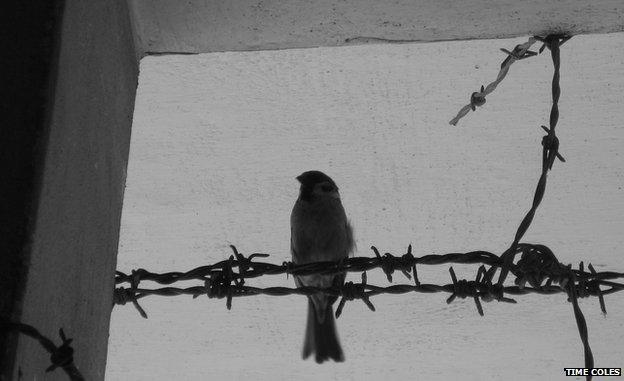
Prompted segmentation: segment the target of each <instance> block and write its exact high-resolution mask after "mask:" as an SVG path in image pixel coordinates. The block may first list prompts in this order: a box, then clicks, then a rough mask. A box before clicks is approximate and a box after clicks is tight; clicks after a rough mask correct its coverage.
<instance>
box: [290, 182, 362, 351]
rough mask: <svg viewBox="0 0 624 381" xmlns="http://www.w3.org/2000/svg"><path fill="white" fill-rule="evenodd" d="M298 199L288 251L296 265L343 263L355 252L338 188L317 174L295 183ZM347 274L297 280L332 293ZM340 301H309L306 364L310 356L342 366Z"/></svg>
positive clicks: (313, 298)
mask: <svg viewBox="0 0 624 381" xmlns="http://www.w3.org/2000/svg"><path fill="white" fill-rule="evenodd" d="M297 180H299V182H300V183H301V188H300V189H299V198H297V201H296V202H295V206H294V207H293V210H292V214H291V215H290V251H291V254H292V261H293V263H295V264H304V263H309V262H320V261H339V260H342V259H344V258H347V257H348V256H349V254H350V253H351V252H352V251H353V247H354V243H353V230H352V229H351V225H350V224H349V221H348V220H347V216H346V215H345V211H344V208H343V207H342V203H341V202H340V194H339V193H338V187H337V186H336V183H335V182H334V181H333V180H332V179H331V178H330V177H329V176H327V175H326V174H324V173H322V172H319V171H308V172H304V173H302V174H301V175H300V176H298V177H297ZM345 277H346V273H344V272H343V273H337V274H330V275H316V274H314V275H302V276H295V284H296V285H297V287H303V286H310V287H320V288H326V287H332V286H341V285H343V284H344V281H345ZM336 299H337V297H336V296H330V295H327V294H323V293H319V294H315V295H311V296H308V322H307V328H306V333H305V340H304V343H303V353H302V356H303V358H304V359H306V358H308V356H310V354H311V353H312V352H314V353H315V356H316V362H317V363H322V362H323V361H325V360H329V359H332V360H334V361H344V354H343V353H342V348H341V347H340V341H339V340H338V333H337V332H336V323H335V320H334V311H333V307H332V305H333V304H334V303H335V302H336Z"/></svg>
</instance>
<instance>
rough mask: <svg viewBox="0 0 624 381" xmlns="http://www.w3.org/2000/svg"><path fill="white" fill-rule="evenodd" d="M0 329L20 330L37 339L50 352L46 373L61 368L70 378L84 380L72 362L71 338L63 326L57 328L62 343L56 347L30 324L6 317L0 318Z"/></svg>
mask: <svg viewBox="0 0 624 381" xmlns="http://www.w3.org/2000/svg"><path fill="white" fill-rule="evenodd" d="M0 329H2V330H3V331H14V332H20V333H22V334H24V335H26V336H30V337H32V338H33V339H35V340H37V341H38V342H39V343H40V344H41V346H42V347H43V348H44V349H45V350H46V351H48V353H50V362H51V363H52V365H50V366H49V367H47V368H46V370H45V371H46V373H48V372H51V371H53V370H55V369H56V368H62V369H63V370H64V371H65V373H67V376H69V379H70V380H72V381H84V377H82V375H81V374H80V371H78V368H76V365H75V364H74V349H73V348H72V347H71V345H70V344H71V342H72V340H73V339H68V338H67V337H66V336H65V332H64V331H63V328H61V329H59V336H60V337H61V342H62V344H61V345H60V346H58V347H57V346H56V345H55V344H54V342H53V341H52V340H50V339H48V338H47V337H46V336H44V335H42V334H41V333H40V332H39V331H38V330H37V329H36V328H35V327H33V326H32V325H28V324H24V323H16V322H12V321H10V320H8V319H6V318H0Z"/></svg>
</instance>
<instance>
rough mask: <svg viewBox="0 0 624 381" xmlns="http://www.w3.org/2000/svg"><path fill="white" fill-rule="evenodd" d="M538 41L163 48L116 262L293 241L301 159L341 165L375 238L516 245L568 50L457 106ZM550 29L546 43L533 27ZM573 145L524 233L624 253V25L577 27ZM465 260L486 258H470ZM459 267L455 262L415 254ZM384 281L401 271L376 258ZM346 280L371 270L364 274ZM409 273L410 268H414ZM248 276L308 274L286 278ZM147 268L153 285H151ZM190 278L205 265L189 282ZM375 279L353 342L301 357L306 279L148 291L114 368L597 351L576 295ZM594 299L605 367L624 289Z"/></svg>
mask: <svg viewBox="0 0 624 381" xmlns="http://www.w3.org/2000/svg"><path fill="white" fill-rule="evenodd" d="M524 41H526V39H514V40H488V41H474V42H466V41H463V42H445V43H434V44H409V45H369V46H354V47H341V48H318V49H304V50H283V51H264V52H246V53H215V54H202V55H195V56H188V55H186V56H160V57H146V58H144V59H143V60H142V61H141V76H140V81H139V82H140V83H139V89H138V97H137V101H136V109H135V115H134V124H133V130H132V144H131V150H130V162H129V166H128V177H127V187H126V193H125V199H124V210H123V217H122V229H121V239H120V246H119V257H118V269H119V270H121V271H126V272H128V271H130V270H131V269H134V268H139V267H142V268H146V269H148V270H151V271H158V272H164V271H186V270H189V269H192V268H195V267H197V266H200V265H205V264H210V263H214V262H216V261H219V260H222V259H224V258H227V257H228V256H229V255H230V254H231V252H230V250H229V248H228V245H229V244H235V245H237V247H238V248H239V250H240V251H241V252H243V253H245V254H249V253H251V252H266V253H270V254H272V255H271V257H270V258H268V261H271V262H273V263H281V262H282V261H284V260H289V258H290V253H289V236H290V228H289V216H290V210H291V208H292V205H293V203H294V201H295V199H296V197H297V192H298V184H297V182H296V180H295V176H297V175H299V174H300V173H301V172H303V171H305V170H310V169H318V170H322V171H325V172H326V173H327V174H329V175H330V176H331V177H332V178H333V179H334V180H335V181H336V182H337V184H338V185H339V187H340V189H341V194H342V198H343V203H344V205H345V209H346V211H347V214H348V216H349V217H350V219H351V221H352V224H353V225H354V228H355V234H356V240H357V245H358V252H357V253H356V255H361V256H370V255H372V252H371V251H370V250H368V248H369V247H370V245H372V244H374V245H377V246H378V247H379V248H380V250H382V252H385V251H390V252H392V253H394V254H397V255H400V254H403V253H404V252H405V248H406V246H407V245H408V244H409V243H412V244H413V246H414V254H415V255H424V254H430V253H436V254H443V253H446V252H465V251H470V250H477V249H483V250H489V251H492V252H494V253H500V252H502V251H503V250H505V249H506V248H507V246H508V245H509V243H510V242H511V240H512V239H513V235H514V234H515V230H516V228H517V226H518V224H519V223H520V221H521V219H522V217H523V216H524V214H525V213H526V211H527V210H528V208H529V207H530V204H531V201H532V198H533V193H534V190H535V185H536V183H537V179H538V177H539V173H540V168H541V145H540V142H541V138H542V136H543V131H542V130H541V128H540V127H539V126H540V125H541V124H548V116H549V111H550V106H551V95H550V81H551V78H552V63H551V59H550V54H549V53H548V52H546V53H545V54H542V55H541V56H538V57H534V58H531V59H529V60H525V61H520V62H518V63H516V64H514V65H513V66H512V68H511V70H510V73H509V76H508V77H507V79H506V80H505V81H504V82H503V83H502V84H501V85H500V86H499V88H498V89H497V90H496V92H495V93H493V94H491V95H490V96H489V97H488V99H487V103H486V104H485V106H484V107H482V108H480V109H478V110H477V112H474V113H472V112H471V113H470V114H469V115H468V116H467V117H466V118H464V119H462V120H461V121H460V122H459V125H458V126H457V127H453V126H450V125H448V121H449V120H450V119H451V118H452V117H453V116H455V114H456V113H457V111H458V110H459V109H460V108H461V107H462V106H463V105H464V104H466V103H467V101H468V98H469V96H470V93H471V92H472V91H476V90H477V89H478V88H479V87H480V85H481V84H487V83H489V82H490V81H491V80H493V79H494V78H495V77H496V75H497V73H498V69H499V65H500V62H501V61H502V60H503V59H504V54H503V53H501V52H500V51H499V48H501V47H505V48H507V49H511V48H513V47H514V46H515V45H516V44H518V43H522V42H524ZM536 47H539V46H536ZM561 55H562V64H561V86H562V95H561V100H560V112H561V117H560V120H559V124H558V127H557V131H558V135H559V137H560V141H561V153H562V154H563V155H564V156H565V158H566V159H567V163H560V162H556V163H555V166H554V168H553V171H552V172H551V173H550V175H549V181H548V187H547V191H546V196H545V197H544V200H543V203H542V206H541V207H540V209H539V210H538V212H537V214H536V217H535V221H534V223H533V225H532V227H531V229H530V230H529V231H528V233H527V234H526V236H525V239H524V240H523V241H525V242H533V243H543V244H546V245H548V246H549V247H551V248H552V249H553V251H554V252H555V254H556V255H557V256H558V258H559V259H560V260H561V261H562V262H564V263H570V262H571V263H574V264H577V263H578V261H580V260H585V261H586V262H587V261H590V262H592V263H593V264H594V266H595V267H596V268H597V270H598V271H602V270H607V269H609V270H615V271H624V253H622V247H624V234H622V233H623V232H624V150H623V149H622V147H624V129H623V127H622V121H623V120H624V96H623V94H624V35H622V34H613V35H602V36H599V35H594V36H587V37H584V36H578V37H575V38H573V39H572V40H571V41H569V42H568V43H566V45H564V46H563V47H562V54H561ZM455 268H456V270H457V272H458V276H459V277H460V278H464V277H466V278H473V277H474V275H475V274H476V269H477V267H476V266H474V267H470V266H455ZM419 274H420V278H421V281H422V282H425V283H448V282H450V279H449V276H448V267H447V266H426V267H425V266H419ZM368 276H369V283H373V284H378V285H387V281H386V280H385V276H384V275H383V273H381V271H380V270H378V271H374V272H369V274H368ZM347 279H351V280H357V279H359V274H355V273H351V274H350V275H349V277H348V278H347ZM395 282H400V283H403V282H408V281H407V279H405V278H404V277H403V276H402V275H401V274H400V273H397V274H395ZM249 283H250V284H252V285H259V286H271V285H276V286H277V285H284V286H293V281H292V279H286V278H285V277H282V276H271V277H265V278H263V279H256V280H251V281H249ZM142 286H144V287H146V286H149V284H147V283H145V284H142ZM182 286H188V284H185V285H182ZM446 297H448V294H407V295H402V296H385V295H383V296H377V297H374V298H373V299H372V302H373V303H374V304H375V306H376V308H377V312H370V311H368V309H367V308H366V306H365V305H364V304H363V303H362V302H359V301H356V302H351V303H348V304H347V305H346V306H345V308H344V311H343V315H342V316H341V317H340V318H339V319H338V329H339V333H340V338H341V341H342V345H343V349H344V351H345V355H346V362H345V363H341V364H335V363H329V364H327V363H326V364H323V365H322V366H319V365H317V364H316V363H314V362H313V361H311V360H309V361H302V360H301V357H300V353H301V345H302V341H303V333H304V325H305V318H306V312H305V309H306V308H307V302H306V301H305V298H304V297H302V296H289V297H270V296H256V297H248V298H239V299H234V301H233V307H232V310H231V311H228V310H227V309H226V308H225V300H216V299H212V300H209V299H208V298H205V297H202V298H198V299H195V300H193V299H192V298H191V297H187V296H179V297H172V298H167V297H157V296H154V297H148V298H145V299H143V300H142V301H141V304H142V305H143V307H144V308H145V309H146V310H147V312H148V314H149V319H148V320H144V319H142V318H141V317H140V316H139V314H138V313H137V312H136V310H135V309H134V308H133V307H132V306H131V305H130V304H128V305H126V306H118V307H115V309H114V310H113V315H112V320H111V336H110V342H109V358H108V366H107V377H106V378H107V380H109V381H117V380H120V381H121V380H171V379H175V380H178V381H182V380H208V379H247V380H248V379H252V380H253V379H267V380H269V379H270V380H274V379H290V380H292V379H298V380H299V379H301V380H307V379H310V380H312V379H323V380H326V379H335V380H349V379H352V380H362V379H371V380H375V379H382V378H383V379H385V380H394V379H423V380H444V379H458V378H462V379H465V380H490V379H491V380H497V379H509V380H529V379H562V380H563V379H568V380H569V379H570V378H565V377H564V376H563V368H564V367H581V366H583V350H582V346H581V342H580V339H579V337H578V331H577V328H576V323H575V320H574V316H573V312H572V306H571V304H570V303H567V302H566V297H565V296H564V295H563V294H561V295H555V296H537V295H529V296H521V297H517V298H516V299H517V301H518V304H516V305H510V304H503V303H496V302H494V303H486V304H484V309H485V317H480V316H479V315H478V314H477V312H476V308H475V306H474V302H472V301H471V300H459V301H457V302H454V303H453V304H451V305H447V304H446V303H445V299H446ZM606 301H607V309H608V311H609V315H608V316H607V318H606V319H605V318H603V316H602V315H601V313H600V310H599V307H598V300H597V299H589V300H583V301H582V303H581V307H582V308H583V311H584V312H585V316H586V318H587V323H588V328H589V336H590V343H591V345H592V349H593V351H594V356H595V359H596V366H600V367H624V294H614V295H611V296H608V297H607V298H606Z"/></svg>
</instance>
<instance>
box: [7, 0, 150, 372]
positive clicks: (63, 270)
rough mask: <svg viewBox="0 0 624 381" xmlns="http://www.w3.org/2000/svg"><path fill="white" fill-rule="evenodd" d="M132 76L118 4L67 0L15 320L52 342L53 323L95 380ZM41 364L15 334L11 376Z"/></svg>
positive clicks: (124, 12)
mask: <svg viewBox="0 0 624 381" xmlns="http://www.w3.org/2000/svg"><path fill="white" fill-rule="evenodd" d="M137 78H138V65H137V60H136V56H135V50H134V42H133V38H132V33H131V24H130V20H129V12H128V8H127V4H126V2H124V1H108V0H93V1H68V2H67V3H66V5H65V12H64V15H63V23H62V27H61V45H60V52H59V61H58V73H57V76H56V89H55V97H54V100H53V101H52V103H51V104H50V105H49V106H50V108H51V116H50V121H49V140H48V144H47V148H46V153H45V159H44V164H43V175H42V178H41V181H42V183H41V188H40V190H39V191H40V197H39V201H38V208H37V213H36V220H35V221H34V231H33V235H32V246H31V255H30V265H29V272H28V278H27V279H28V280H27V283H26V287H25V293H24V296H23V300H22V313H21V317H19V320H21V321H22V322H24V323H27V324H31V325H33V326H35V327H37V328H38V329H39V330H40V331H41V332H42V333H43V334H44V335H46V336H48V337H51V338H52V339H54V340H55V342H56V343H58V342H59V341H58V340H59V339H58V333H57V332H58V329H59V327H63V328H64V330H65V332H66V333H67V335H68V336H70V337H72V338H74V341H73V346H74V348H75V363H76V365H77V366H78V368H79V369H80V371H81V372H82V373H83V375H84V376H85V378H86V379H87V380H101V379H103V378H104V369H105V364H106V350H107V342H108V329H109V318H110V312H111V305H112V290H113V275H114V270H115V266H116V255H117V242H118V236H119V222H120V216H121V207H122V200H123V192H124V184H125V173H126V166H127V160H128V149H129V143H130V128H131V123H132V113H133V108H134V98H135V92H136V86H137ZM48 365H49V355H48V354H47V353H46V352H45V351H44V350H43V349H42V348H41V346H40V345H39V343H37V342H36V341H34V340H32V339H31V338H28V337H25V336H20V338H19V340H18V347H17V351H16V357H15V362H14V366H13V373H12V377H11V379H15V380H17V379H18V373H20V374H21V377H22V378H21V379H24V380H33V379H42V378H44V376H43V375H44V371H45V368H46V367H47V366H48ZM45 379H46V380H47V379H52V380H56V379H58V380H66V379H67V376H66V375H65V374H64V373H63V372H62V371H61V370H56V371H55V372H54V373H52V374H47V375H46V376H45Z"/></svg>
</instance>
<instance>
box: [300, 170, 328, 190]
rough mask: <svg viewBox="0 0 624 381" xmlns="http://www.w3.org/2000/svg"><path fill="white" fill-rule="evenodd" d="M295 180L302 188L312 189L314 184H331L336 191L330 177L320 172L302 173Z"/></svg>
mask: <svg viewBox="0 0 624 381" xmlns="http://www.w3.org/2000/svg"><path fill="white" fill-rule="evenodd" d="M297 180H299V182H300V183H301V185H303V186H304V187H313V186H314V185H315V184H319V183H323V182H328V183H330V184H332V185H333V186H334V187H335V188H336V189H338V186H337V185H336V183H335V182H334V180H332V179H331V177H329V176H327V175H326V174H324V173H323V172H321V171H307V172H303V173H302V174H300V175H299V176H297Z"/></svg>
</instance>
